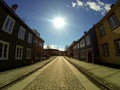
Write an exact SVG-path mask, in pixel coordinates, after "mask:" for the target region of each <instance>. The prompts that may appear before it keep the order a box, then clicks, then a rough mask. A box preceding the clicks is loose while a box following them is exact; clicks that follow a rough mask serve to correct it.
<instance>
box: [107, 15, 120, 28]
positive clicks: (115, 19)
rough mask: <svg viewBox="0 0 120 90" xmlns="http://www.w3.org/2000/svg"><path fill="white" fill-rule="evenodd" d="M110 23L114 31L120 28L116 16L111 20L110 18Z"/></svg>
mask: <svg viewBox="0 0 120 90" xmlns="http://www.w3.org/2000/svg"><path fill="white" fill-rule="evenodd" d="M108 22H109V25H110V27H111V28H112V29H115V28H116V27H118V26H119V23H118V20H117V18H116V16H115V15H114V14H113V15H112V16H111V17H110V18H108Z"/></svg>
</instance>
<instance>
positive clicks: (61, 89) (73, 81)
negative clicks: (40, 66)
mask: <svg viewBox="0 0 120 90" xmlns="http://www.w3.org/2000/svg"><path fill="white" fill-rule="evenodd" d="M24 90H85V89H84V87H83V86H82V84H81V82H80V81H79V79H78V78H77V77H76V75H75V74H74V72H73V71H72V70H71V69H70V66H69V65H68V64H67V63H66V61H65V60H64V59H61V57H59V59H57V60H55V61H54V62H53V63H52V64H51V65H50V66H49V67H48V68H47V69H46V70H45V71H44V72H43V73H42V74H40V75H39V76H38V77H37V78H36V79H35V80H34V81H32V82H31V83H30V84H29V85H28V86H27V87H26V88H25V89H24Z"/></svg>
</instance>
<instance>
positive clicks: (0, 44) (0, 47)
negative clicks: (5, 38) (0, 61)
mask: <svg viewBox="0 0 120 90" xmlns="http://www.w3.org/2000/svg"><path fill="white" fill-rule="evenodd" d="M2 51H3V44H2V43H0V58H2Z"/></svg>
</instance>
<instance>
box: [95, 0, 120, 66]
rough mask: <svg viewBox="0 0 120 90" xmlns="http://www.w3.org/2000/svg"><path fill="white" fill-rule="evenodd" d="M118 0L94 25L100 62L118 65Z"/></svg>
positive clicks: (119, 46)
mask: <svg viewBox="0 0 120 90" xmlns="http://www.w3.org/2000/svg"><path fill="white" fill-rule="evenodd" d="M119 12H120V0H118V1H117V2H116V4H114V5H113V6H112V7H111V10H110V11H109V12H108V13H107V14H106V15H105V16H104V17H103V18H102V19H101V21H100V22H98V23H97V24H96V25H95V28H96V35H97V40H98V47H99V56H100V57H99V59H100V61H101V62H104V63H110V64H119V65H120V13H119Z"/></svg>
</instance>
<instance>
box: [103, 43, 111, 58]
mask: <svg viewBox="0 0 120 90" xmlns="http://www.w3.org/2000/svg"><path fill="white" fill-rule="evenodd" d="M102 47H103V56H106V57H107V56H110V53H109V47H108V44H103V45H102Z"/></svg>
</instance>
